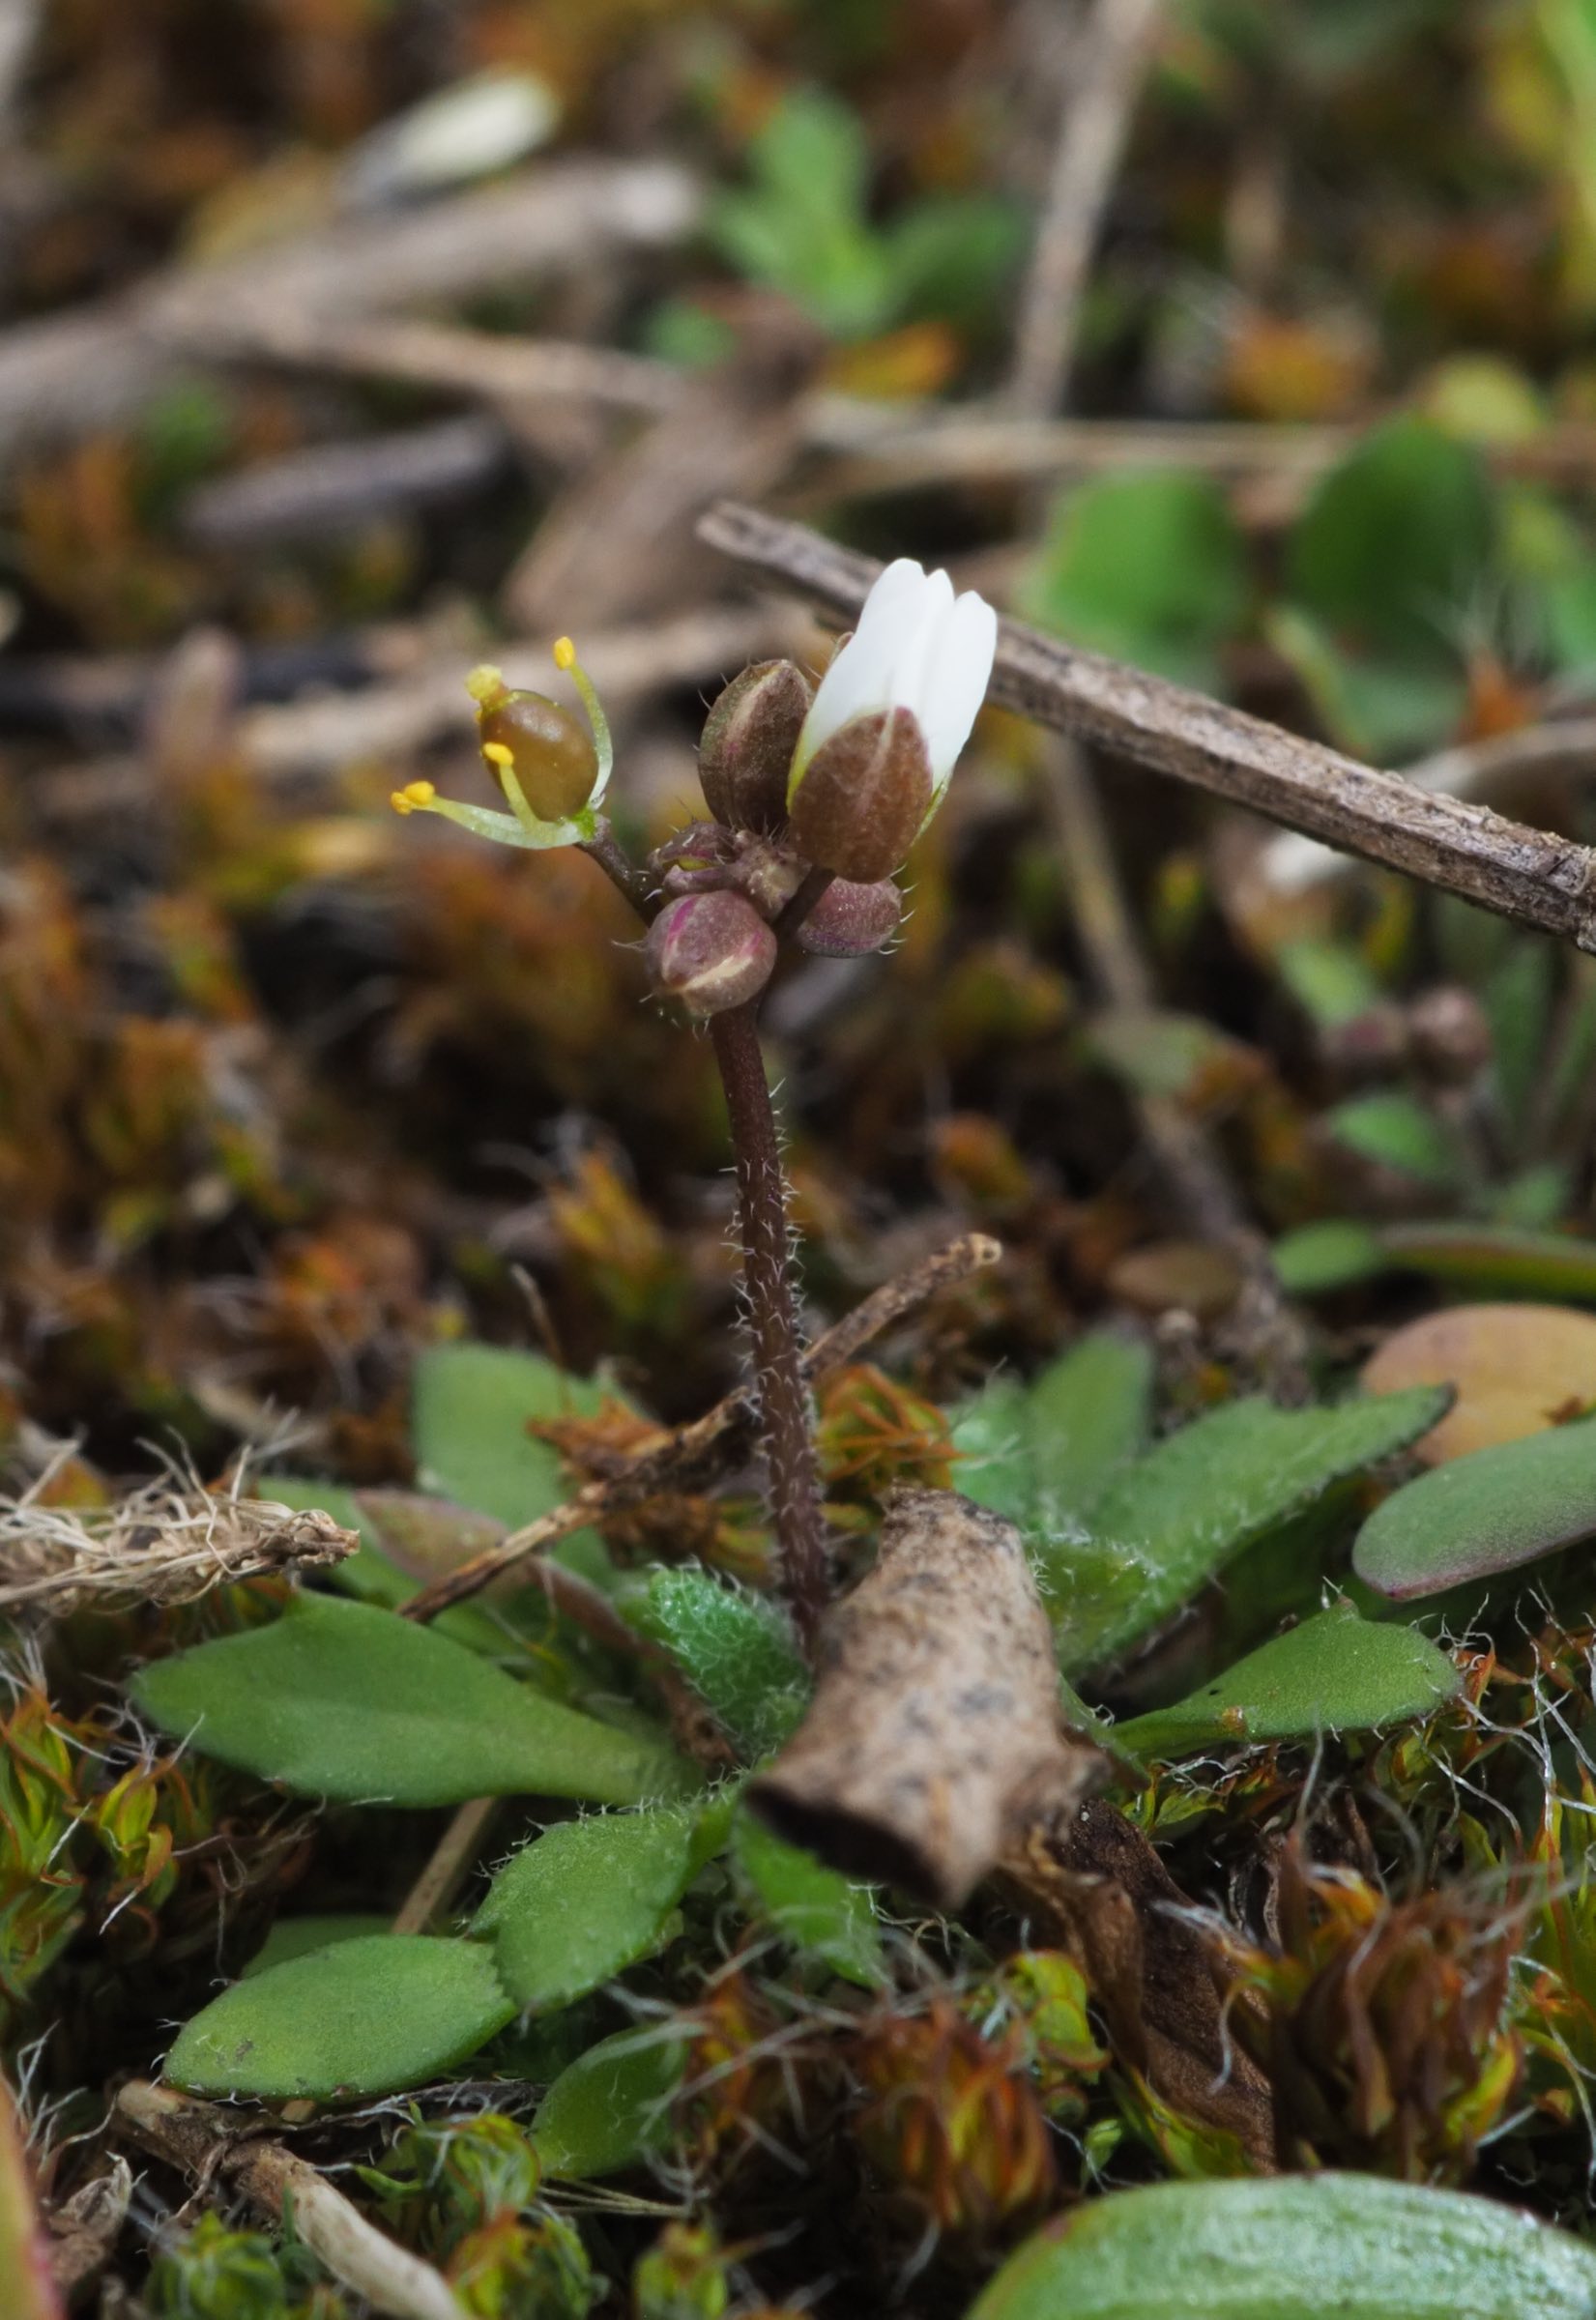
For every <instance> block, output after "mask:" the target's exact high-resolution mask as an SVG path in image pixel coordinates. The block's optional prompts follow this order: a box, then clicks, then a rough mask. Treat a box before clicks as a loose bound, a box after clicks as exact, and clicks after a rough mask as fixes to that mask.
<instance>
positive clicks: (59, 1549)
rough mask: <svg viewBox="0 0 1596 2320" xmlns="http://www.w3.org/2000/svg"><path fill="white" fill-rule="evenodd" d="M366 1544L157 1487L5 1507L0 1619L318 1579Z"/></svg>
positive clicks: (325, 1527)
mask: <svg viewBox="0 0 1596 2320" xmlns="http://www.w3.org/2000/svg"><path fill="white" fill-rule="evenodd" d="M359 1544H360V1541H359V1539H358V1538H357V1536H356V1534H355V1532H354V1531H352V1530H342V1529H340V1528H339V1526H338V1524H337V1523H336V1522H334V1521H333V1518H332V1517H331V1515H324V1514H319V1513H304V1514H301V1513H298V1512H296V1511H295V1510H293V1509H291V1508H289V1507H286V1506H277V1505H276V1504H275V1503H274V1502H273V1501H271V1500H270V1499H260V1498H233V1497H226V1498H214V1497H212V1496H210V1495H209V1493H206V1492H203V1491H195V1490H179V1489H176V1488H174V1487H173V1485H172V1484H171V1483H170V1482H158V1483H152V1484H151V1485H150V1486H149V1487H148V1488H147V1489H145V1490H142V1491H139V1492H137V1493H134V1495H133V1496H132V1497H131V1498H125V1499H122V1500H121V1501H120V1502H119V1503H118V1504H117V1505H115V1506H111V1507H105V1508H99V1507H68V1506H47V1505H44V1504H43V1503H42V1502H41V1501H40V1500H39V1499H38V1498H37V1497H23V1498H11V1499H6V1500H3V1501H0V1611H13V1610H18V1609H22V1608H23V1607H24V1606H38V1607H40V1608H41V1609H45V1610H48V1611H50V1612H52V1613H55V1614H60V1613H63V1612H66V1611H70V1610H74V1609H77V1607H78V1606H79V1605H80V1604H84V1603H91V1602H93V1603H98V1604H102V1605H104V1604H109V1603H129V1602H132V1603H183V1602H187V1601H189V1598H191V1597H192V1596H195V1595H203V1594H204V1593H205V1591H206V1589H207V1588H209V1587H215V1586H220V1585H222V1584H224V1583H225V1582H227V1581H229V1580H237V1579H253V1578H257V1577H258V1576H259V1575H260V1574H261V1573H262V1572H267V1571H307V1570H319V1569H322V1568H324V1567H325V1566H326V1565H327V1564H329V1563H340V1562H342V1560H343V1558H344V1557H345V1555H348V1554H353V1553H354V1551H355V1549H356V1548H357V1546H358V1545H359Z"/></svg>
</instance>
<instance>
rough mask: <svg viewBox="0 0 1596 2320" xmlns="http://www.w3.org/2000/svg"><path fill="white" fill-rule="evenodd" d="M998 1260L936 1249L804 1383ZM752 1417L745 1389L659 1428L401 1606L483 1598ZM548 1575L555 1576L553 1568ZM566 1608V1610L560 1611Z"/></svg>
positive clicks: (996, 1247)
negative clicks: (614, 1465)
mask: <svg viewBox="0 0 1596 2320" xmlns="http://www.w3.org/2000/svg"><path fill="white" fill-rule="evenodd" d="M1001 1254H1002V1250H1001V1246H1000V1244H999V1243H998V1242H997V1241H995V1240H992V1239H989V1238H988V1236H987V1235H986V1234H985V1233H984V1232H969V1233H966V1234H965V1235H964V1236H963V1237H962V1238H961V1239H959V1240H956V1241H953V1242H951V1243H950V1244H949V1246H948V1247H946V1248H945V1249H939V1250H938V1251H937V1253H936V1255H935V1256H933V1257H930V1258H927V1259H926V1261H924V1262H923V1263H921V1264H917V1265H915V1266H914V1268H913V1270H912V1271H910V1272H908V1273H905V1274H904V1275H903V1277H902V1278H901V1279H900V1280H897V1281H888V1282H886V1283H885V1284H884V1286H883V1287H882V1288H880V1289H878V1290H873V1291H872V1293H871V1294H870V1295H869V1296H868V1297H866V1298H865V1300H864V1302H863V1303H862V1304H861V1305H859V1306H857V1307H856V1310H855V1311H854V1312H853V1313H851V1314H849V1315H848V1317H847V1318H846V1319H844V1320H841V1321H838V1322H837V1324H836V1326H835V1327H834V1328H832V1329H828V1330H827V1331H826V1333H825V1335H824V1336H822V1337H818V1338H817V1339H816V1340H815V1342H814V1344H813V1345H812V1346H810V1347H808V1348H806V1350H805V1351H804V1353H803V1356H802V1361H801V1367H802V1371H803V1376H804V1378H805V1381H806V1382H807V1383H808V1384H810V1385H813V1384H814V1383H815V1381H816V1379H817V1378H820V1377H827V1376H828V1375H829V1373H830V1372H831V1371H833V1370H839V1369H842V1368H843V1367H844V1366H845V1365H846V1364H847V1363H848V1362H850V1361H852V1360H853V1359H854V1356H855V1355H856V1353H857V1352H858V1351H859V1350H860V1348H862V1347H864V1346H865V1345H867V1344H868V1343H869V1342H870V1340H871V1339H872V1338H873V1337H879V1336H881V1335H882V1334H883V1333H884V1332H885V1330H887V1329H890V1328H891V1327H892V1326H893V1325H894V1324H895V1323H896V1322H898V1321H900V1320H901V1319H903V1318H904V1316H905V1314H907V1313H910V1312H912V1311H913V1310H914V1307H915V1306H916V1305H918V1304H922V1303H923V1302H924V1301H925V1299H926V1298H928V1297H931V1296H934V1295H935V1294H936V1292H937V1291H938V1290H940V1289H944V1288H946V1287H947V1286H948V1285H949V1284H950V1283H952V1282H954V1281H962V1280H964V1279H966V1278H968V1276H969V1275H970V1274H971V1273H974V1272H979V1271H980V1270H981V1269H982V1268H983V1267H984V1266H986V1265H989V1264H994V1263H996V1261H997V1260H998V1259H999V1257H1001ZM752 1417H753V1403H752V1399H751V1397H750V1395H749V1394H748V1393H747V1392H746V1391H745V1390H743V1389H741V1388H740V1389H739V1390H738V1392H736V1393H735V1394H728V1395H727V1396H726V1398H725V1399H724V1401H721V1402H717V1403H716V1404H715V1406H714V1407H713V1409H711V1410H707V1411H706V1412H705V1414H704V1416H703V1417H701V1418H695V1419H694V1420H693V1422H692V1424H691V1425H690V1426H682V1427H678V1428H677V1429H676V1430H675V1431H674V1432H669V1433H667V1432H665V1431H663V1430H662V1431H661V1432H660V1433H659V1434H658V1435H655V1436H654V1437H653V1439H652V1440H650V1441H646V1442H644V1443H643V1444H642V1445H641V1446H640V1447H639V1448H638V1449H637V1450H636V1451H634V1452H633V1454H632V1456H631V1458H630V1460H629V1461H628V1463H627V1464H626V1465H625V1466H624V1467H623V1469H622V1470H621V1472H620V1473H618V1474H613V1475H606V1476H604V1477H603V1479H602V1480H600V1481H597V1482H590V1483H586V1484H584V1486H583V1488H582V1489H581V1490H579V1491H578V1492H576V1493H575V1494H574V1495H573V1496H572V1497H570V1498H568V1499H567V1500H566V1503H565V1505H564V1506H557V1507H555V1508H554V1509H553V1510H552V1511H551V1512H550V1513H548V1514H546V1515H541V1516H539V1517H538V1519H537V1522H529V1523H527V1524H526V1525H525V1527H524V1528H523V1529H521V1530H517V1531H512V1532H511V1534H510V1536H509V1537H508V1539H506V1540H505V1541H504V1542H503V1544H502V1545H501V1546H498V1547H495V1548H492V1549H490V1550H489V1551H488V1552H487V1553H485V1554H479V1555H474V1556H473V1558H472V1559H471V1561H470V1562H469V1563H462V1564H461V1566H460V1568H459V1569H458V1570H457V1571H451V1572H450V1573H449V1574H448V1575H447V1576H446V1577H445V1578H443V1579H439V1580H434V1581H433V1583H432V1585H431V1586H429V1587H424V1588H423V1589H422V1591H421V1594H419V1595H416V1596H413V1597H412V1598H411V1600H410V1602H409V1603H407V1604H406V1605H405V1606H404V1615H405V1617H406V1618H407V1619H421V1620H426V1619H435V1618H436V1617H437V1615H438V1613H439V1612H440V1611H444V1610H447V1609H449V1607H450V1604H451V1603H460V1602H463V1601H464V1599H465V1598H466V1597H467V1596H469V1595H476V1594H479V1592H480V1591H481V1589H482V1588H483V1587H486V1586H491V1585H492V1583H493V1581H494V1580H496V1579H499V1578H500V1577H502V1576H503V1574H504V1573H505V1572H507V1571H512V1570H514V1569H515V1568H516V1567H517V1566H518V1565H519V1564H521V1563H524V1562H526V1561H527V1560H528V1559H529V1557H531V1556H533V1555H540V1554H542V1553H544V1552H545V1551H546V1550H547V1549H548V1548H550V1547H553V1546H557V1545H558V1543H559V1542H560V1540H562V1539H568V1538H569V1537H570V1535H571V1533H572V1532H573V1531H577V1530H586V1529H587V1528H588V1526H589V1525H590V1524H591V1523H594V1522H604V1521H605V1520H606V1519H608V1518H609V1517H611V1516H614V1515H618V1514H621V1513H624V1511H625V1510H626V1509H627V1508H629V1507H634V1506H639V1505H641V1504H642V1503H643V1501H644V1500H645V1499H647V1498H651V1497H653V1496H654V1495H655V1494H656V1493H658V1492H659V1491H661V1490H662V1489H664V1488H665V1487H666V1486H667V1485H668V1484H669V1483H671V1482H672V1481H674V1480H675V1479H676V1478H677V1477H679V1476H680V1475H682V1474H683V1473H686V1472H690V1471H691V1470H692V1469H693V1468H694V1467H696V1466H699V1465H701V1464H703V1463H704V1461H705V1460H706V1459H708V1458H710V1457H711V1456H713V1455H714V1454H715V1453H716V1452H718V1451H722V1450H724V1449H725V1448H727V1447H728V1446H729V1445H730V1444H731V1443H732V1442H733V1441H734V1440H736V1439H739V1438H740V1436H741V1435H742V1433H743V1431H744V1429H745V1428H746V1427H747V1426H748V1424H749V1423H750V1422H751V1420H752ZM548 1569H549V1570H550V1571H551V1572H552V1571H553V1569H554V1566H552V1565H550V1566H548ZM560 1583H561V1584H562V1585H563V1584H564V1583H565V1582H564V1580H562V1581H561V1582H560ZM557 1600H558V1598H557ZM562 1608H563V1609H565V1608H569V1607H566V1606H565V1605H562Z"/></svg>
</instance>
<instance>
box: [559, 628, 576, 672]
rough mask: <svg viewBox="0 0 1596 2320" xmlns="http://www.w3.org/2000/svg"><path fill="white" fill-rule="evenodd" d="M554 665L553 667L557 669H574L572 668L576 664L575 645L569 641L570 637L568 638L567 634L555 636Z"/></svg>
mask: <svg viewBox="0 0 1596 2320" xmlns="http://www.w3.org/2000/svg"><path fill="white" fill-rule="evenodd" d="M554 665H555V667H556V668H557V669H574V668H575V666H576V647H575V646H574V645H573V644H572V643H571V641H570V638H569V637H568V636H557V637H556V638H555V640H554Z"/></svg>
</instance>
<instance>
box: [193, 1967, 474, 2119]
mask: <svg viewBox="0 0 1596 2320" xmlns="http://www.w3.org/2000/svg"><path fill="white" fill-rule="evenodd" d="M514 2013H515V2001H514V1999H513V1998H512V1997H511V1996H510V1995H509V1993H508V1990H507V1989H506V1988H505V1986H504V1984H503V1983H502V1982H501V1981H500V1979H499V1976H498V1973H497V1972H496V1970H495V1968H494V1963H493V1953H492V1951H491V1950H490V1949H488V1948H487V1947H486V1946H485V1944H483V1943H481V1942H476V1941H445V1940H434V1939H432V1938H431V1937H430V1936H428V1935H426V1934H421V1933H371V1934H366V1935H365V1936H364V1937H363V1938H362V1939H358V1940H355V1941H340V1942H337V1943H335V1944H334V1946H333V1948H331V1949H326V1950H317V1951H315V1952H314V1953H313V1954H312V1955H311V1956H309V1957H294V1958H290V1959H289V1960H288V1961H287V1963H285V1964H282V1965H274V1966H269V1967H268V1968H267V1969H266V1971H265V1972H264V1973H260V1974H255V1975H252V1976H251V1977H250V1978H249V1979H248V1980H247V1981H244V1982H235V1983H234V1984H233V1986H232V1988H231V1989H224V1990H223V1991H222V1993H221V1995H220V1997H219V1998H215V1999H213V2000H212V2002H211V2004H210V2005H209V2006H207V2007H206V2009H205V2011H204V2013H203V2014H197V2015H195V2016H194V2018H193V2020H192V2021H191V2022H189V2024H188V2025H187V2027H186V2028H185V2029H183V2030H182V2031H181V2032H180V2033H179V2035H178V2039H177V2043H176V2044H175V2045H174V2046H173V2047H172V2050H171V2052H170V2054H168V2056H167V2057H166V2075H167V2077H168V2078H170V2079H171V2081H172V2083H173V2084H174V2085H175V2086H181V2087H186V2088H188V2090H189V2092H190V2093H191V2094H197V2095H260V2096H266V2097H271V2098H274V2099H275V2098H279V2097H282V2096H288V2095H308V2096H310V2097H312V2098H313V2099H314V2100H316V2101H318V2102H326V2101H328V2100H329V2099H330V2098H332V2097H334V2096H345V2095H387V2094H393V2093H396V2092H398V2091H399V2090H400V2089H401V2088H404V2087H409V2086H420V2085H421V2084H422V2083H424V2081H425V2080H426V2079H428V2078H433V2077H436V2076H437V2074H439V2072H441V2071H448V2070H451V2069H452V2068H453V2067H454V2065H455V2064H456V2063H459V2062H463V2061H464V2060H465V2058H466V2056H467V2055H468V2054H475V2053H476V2051H477V2049H478V2047H479V2046H480V2045H483V2044H486V2042H487V2040H488V2039H490V2038H491V2037H492V2036H493V2035H494V2033H495V2032H496V2031H498V2030H502V2029H503V2028H504V2027H505V2024H506V2023H507V2022H508V2021H509V2020H510V2018H511V2017H512V2015H514Z"/></svg>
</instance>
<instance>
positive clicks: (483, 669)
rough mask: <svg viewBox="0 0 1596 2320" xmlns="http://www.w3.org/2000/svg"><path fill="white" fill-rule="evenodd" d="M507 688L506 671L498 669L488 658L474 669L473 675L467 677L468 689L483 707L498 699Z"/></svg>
mask: <svg viewBox="0 0 1596 2320" xmlns="http://www.w3.org/2000/svg"><path fill="white" fill-rule="evenodd" d="M505 690H506V686H505V675H504V671H503V670H502V669H496V668H495V667H494V666H493V663H492V662H491V661H488V660H484V661H482V662H481V663H480V665H479V667H477V668H475V669H473V670H472V672H471V675H470V676H469V677H468V678H467V679H466V691H467V692H468V693H469V694H470V695H471V697H472V699H473V700H474V701H475V702H477V703H478V704H479V707H481V708H483V709H485V708H486V707H487V705H488V703H489V702H490V701H497V700H498V698H499V696H500V694H501V693H503V692H504V691H505Z"/></svg>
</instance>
